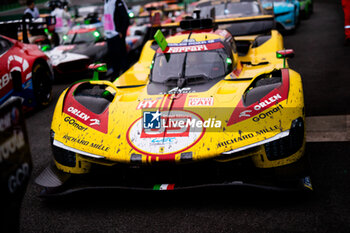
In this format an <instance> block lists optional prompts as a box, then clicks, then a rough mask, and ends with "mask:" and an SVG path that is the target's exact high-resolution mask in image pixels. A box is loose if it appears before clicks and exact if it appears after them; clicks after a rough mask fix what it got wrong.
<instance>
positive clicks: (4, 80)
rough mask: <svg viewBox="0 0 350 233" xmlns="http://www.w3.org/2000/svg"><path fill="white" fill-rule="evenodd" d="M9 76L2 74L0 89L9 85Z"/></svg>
mask: <svg viewBox="0 0 350 233" xmlns="http://www.w3.org/2000/svg"><path fill="white" fill-rule="evenodd" d="M10 79H11V77H10V75H9V74H4V75H3V76H2V77H1V78H0V89H2V88H4V87H5V86H6V85H7V84H9V83H10Z"/></svg>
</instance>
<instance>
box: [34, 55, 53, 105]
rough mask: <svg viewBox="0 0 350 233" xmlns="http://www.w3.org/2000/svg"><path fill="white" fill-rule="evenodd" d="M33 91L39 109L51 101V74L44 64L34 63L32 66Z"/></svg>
mask: <svg viewBox="0 0 350 233" xmlns="http://www.w3.org/2000/svg"><path fill="white" fill-rule="evenodd" d="M32 81H33V91H34V96H35V101H36V103H37V106H38V107H39V108H41V107H45V106H47V105H48V104H49V103H50V102H51V100H52V74H51V71H50V69H49V67H48V66H47V64H45V63H44V62H36V63H35V64H34V66H33V76H32Z"/></svg>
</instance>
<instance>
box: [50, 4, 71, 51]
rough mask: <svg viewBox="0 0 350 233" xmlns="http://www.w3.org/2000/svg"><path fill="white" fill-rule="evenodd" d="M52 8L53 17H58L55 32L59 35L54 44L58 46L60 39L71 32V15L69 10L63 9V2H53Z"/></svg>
mask: <svg viewBox="0 0 350 233" xmlns="http://www.w3.org/2000/svg"><path fill="white" fill-rule="evenodd" d="M50 8H51V10H52V11H51V16H55V17H56V25H55V32H56V33H57V35H56V37H55V38H54V44H55V46H57V45H58V44H59V42H60V39H61V38H62V37H63V35H64V34H65V33H67V32H68V30H69V23H70V18H71V15H70V14H69V12H68V11H67V10H64V9H62V3H61V1H51V2H50ZM66 9H67V8H66Z"/></svg>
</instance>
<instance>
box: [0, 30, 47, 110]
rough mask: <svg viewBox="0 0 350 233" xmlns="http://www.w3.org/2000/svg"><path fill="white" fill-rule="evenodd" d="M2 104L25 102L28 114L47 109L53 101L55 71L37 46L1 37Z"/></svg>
mask: <svg viewBox="0 0 350 233" xmlns="http://www.w3.org/2000/svg"><path fill="white" fill-rule="evenodd" d="M0 67H1V69H0V104H2V103H4V102H5V101H6V100H7V99H9V98H10V97H11V96H19V97H22V98H23V107H24V110H26V111H28V110H31V109H33V108H35V107H44V106H46V105H48V104H49V102H50V101H51V99H52V82H53V71H52V67H51V63H50V60H49V58H48V57H47V56H46V55H45V54H44V53H43V52H42V51H41V50H39V48H38V46H37V45H32V44H24V43H21V42H19V41H17V40H14V39H10V38H8V37H5V36H0Z"/></svg>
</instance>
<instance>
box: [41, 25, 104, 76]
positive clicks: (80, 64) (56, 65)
mask: <svg viewBox="0 0 350 233" xmlns="http://www.w3.org/2000/svg"><path fill="white" fill-rule="evenodd" d="M46 54H47V55H48V56H49V57H50V59H51V61H52V66H53V69H54V72H55V74H56V75H57V76H58V77H62V76H64V75H72V74H77V73H86V72H87V71H88V66H89V65H90V64H91V63H93V62H104V61H105V59H106V56H107V43H106V42H105V41H104V36H103V25H102V23H95V24H90V25H78V26H75V27H73V28H72V29H71V30H69V31H68V33H67V35H64V36H63V41H62V45H60V46H57V47H55V48H54V49H52V50H50V51H48V52H46Z"/></svg>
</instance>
